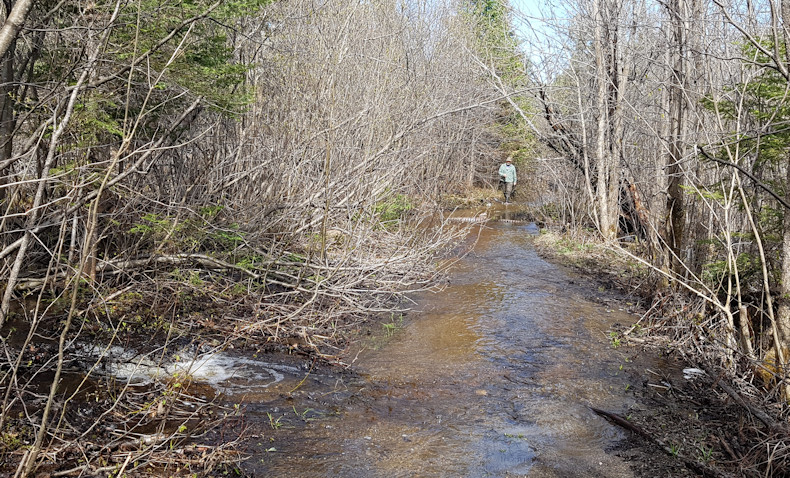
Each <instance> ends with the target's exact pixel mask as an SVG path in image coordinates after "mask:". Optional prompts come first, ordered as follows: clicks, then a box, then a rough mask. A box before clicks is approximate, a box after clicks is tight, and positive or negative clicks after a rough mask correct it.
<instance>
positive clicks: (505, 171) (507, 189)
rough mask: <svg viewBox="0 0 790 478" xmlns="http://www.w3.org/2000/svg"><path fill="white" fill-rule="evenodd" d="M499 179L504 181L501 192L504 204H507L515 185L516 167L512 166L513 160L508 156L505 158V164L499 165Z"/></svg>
mask: <svg viewBox="0 0 790 478" xmlns="http://www.w3.org/2000/svg"><path fill="white" fill-rule="evenodd" d="M499 181H500V182H502V183H504V184H503V187H502V192H504V193H505V204H507V203H509V202H510V196H511V195H512V194H513V187H514V186H515V185H516V167H515V166H513V160H512V159H511V158H510V157H508V158H507V160H505V164H503V165H502V166H500V167H499Z"/></svg>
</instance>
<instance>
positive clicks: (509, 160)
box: [505, 158, 513, 163]
mask: <svg viewBox="0 0 790 478" xmlns="http://www.w3.org/2000/svg"><path fill="white" fill-rule="evenodd" d="M512 161H513V160H512V159H510V158H507V159H506V160H505V162H507V163H510V162H512Z"/></svg>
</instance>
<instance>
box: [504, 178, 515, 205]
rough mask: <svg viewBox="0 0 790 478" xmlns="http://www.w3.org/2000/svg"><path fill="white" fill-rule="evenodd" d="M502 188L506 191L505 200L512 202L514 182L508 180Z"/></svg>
mask: <svg viewBox="0 0 790 478" xmlns="http://www.w3.org/2000/svg"><path fill="white" fill-rule="evenodd" d="M502 190H503V192H504V193H505V202H510V196H511V195H512V194H513V183H508V182H506V183H505V186H504V187H503V188H502Z"/></svg>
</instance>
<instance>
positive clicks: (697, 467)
mask: <svg viewBox="0 0 790 478" xmlns="http://www.w3.org/2000/svg"><path fill="white" fill-rule="evenodd" d="M589 408H590V410H592V411H593V412H595V414H596V415H598V416H601V417H603V418H605V419H606V420H607V421H609V422H610V423H613V424H615V425H617V426H619V427H622V428H625V429H626V430H628V431H630V432H633V433H636V434H637V435H640V436H642V437H643V438H645V439H647V440H648V441H651V442H653V443H655V444H656V445H658V446H659V447H660V448H661V449H662V450H664V452H665V453H666V454H668V455H670V456H674V457H677V458H679V459H680V460H682V461H683V463H684V464H685V465H686V467H688V468H689V469H691V470H693V471H695V472H696V473H699V474H701V475H702V476H710V477H714V478H734V477H733V476H732V475H730V474H729V473H725V472H723V471H720V470H718V469H716V468H713V467H711V466H708V465H706V464H704V463H700V462H698V461H697V460H693V459H691V458H688V457H686V456H683V455H681V454H680V452H679V450H677V449H675V448H672V447H670V446H667V444H666V443H664V441H663V440H661V439H660V438H656V437H655V436H653V435H652V434H650V433H648V432H647V431H645V430H643V429H642V428H640V427H638V426H636V425H634V424H633V423H631V422H629V421H628V420H626V419H625V418H623V417H621V416H620V415H617V414H615V413H612V412H607V411H606V410H601V409H599V408H594V407H589Z"/></svg>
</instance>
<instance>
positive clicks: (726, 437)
mask: <svg viewBox="0 0 790 478" xmlns="http://www.w3.org/2000/svg"><path fill="white" fill-rule="evenodd" d="M536 245H537V248H538V251H539V253H540V254H541V255H542V256H543V257H544V258H546V259H547V260H550V261H552V262H554V263H557V264H561V265H564V266H566V267H569V268H570V269H571V270H573V271H574V272H575V273H576V274H577V275H578V277H579V279H578V280H580V281H588V282H590V284H591V287H588V288H587V289H588V290H593V291H597V293H596V294H595V297H591V299H592V300H595V301H599V302H601V303H604V304H607V305H609V306H627V307H629V308H631V309H632V310H634V309H637V310H638V309H641V311H642V314H644V315H643V320H644V321H645V324H643V329H642V330H641V331H639V333H638V337H634V338H630V337H626V336H625V335H623V332H624V331H625V330H626V329H627V328H630V329H631V330H630V331H631V332H633V328H632V327H630V324H624V325H623V327H622V328H620V330H615V331H612V332H613V334H620V335H619V336H620V338H621V339H622V342H621V346H623V347H632V348H634V349H636V350H637V351H643V352H649V353H652V354H658V355H659V356H662V357H663V358H665V359H666V361H667V363H669V364H671V367H669V369H671V370H675V372H661V371H654V370H637V369H633V370H630V371H629V373H631V374H632V375H633V383H635V384H639V385H638V386H635V387H633V388H632V390H631V391H632V393H633V394H634V397H635V405H633V406H632V407H630V408H629V409H628V410H623V411H620V412H615V413H616V414H615V413H610V415H609V416H604V418H607V419H608V420H609V421H610V422H611V423H613V424H614V425H616V426H619V427H621V428H622V429H624V430H626V432H625V433H626V434H627V438H626V439H625V440H623V441H622V442H620V443H619V444H618V445H617V446H615V447H614V448H613V449H612V450H611V453H613V454H615V455H617V456H620V457H622V458H624V459H625V460H626V461H628V462H629V464H630V465H631V467H632V469H633V471H634V474H635V475H636V476H644V477H658V476H661V477H671V478H680V477H690V476H714V477H741V476H744V477H749V476H788V472H790V469H789V468H788V467H787V461H786V458H785V457H784V456H781V455H783V454H784V452H781V453H777V454H776V456H772V454H771V453H770V452H768V453H766V452H765V450H766V448H768V449H770V448H771V446H770V444H771V443H777V442H782V441H784V439H785V438H786V437H788V436H790V433H788V432H787V431H784V430H777V429H776V428H774V429H770V428H769V427H768V426H767V425H766V424H764V423H762V422H761V421H760V420H758V418H757V417H756V416H755V414H754V411H755V410H758V413H759V412H761V411H762V412H766V414H767V415H768V416H780V415H781V406H779V405H772V404H771V403H772V402H770V401H768V400H765V399H764V398H763V397H759V396H756V395H755V396H752V397H746V396H742V397H741V398H743V399H744V403H745V404H746V406H743V404H738V403H737V402H738V400H737V399H735V397H734V396H733V395H731V394H728V393H726V392H725V390H724V388H723V387H727V388H729V389H730V390H732V389H733V387H731V386H728V385H727V380H728V379H727V378H725V377H724V376H723V375H720V376H710V375H708V374H707V373H704V372H702V371H700V372H698V373H697V374H695V375H694V376H688V375H687V376H684V374H683V370H684V369H693V370H699V369H698V368H697V367H696V366H695V364H692V363H689V362H690V361H693V360H694V359H695V357H693V356H688V355H682V354H680V353H679V351H678V350H679V349H678V348H677V347H676V346H674V345H673V343H672V341H671V340H670V339H669V338H668V336H667V335H666V334H665V333H662V330H661V327H652V326H651V325H650V321H651V318H650V314H647V307H646V305H648V304H649V303H650V302H651V300H652V297H651V294H652V293H653V292H654V291H655V287H652V286H650V285H649V284H650V281H649V280H648V279H646V274H644V271H643V270H640V269H639V267H635V266H634V264H629V263H628V262H626V261H623V260H622V259H621V258H620V257H618V256H617V255H616V254H614V253H613V252H612V251H607V250H605V249H604V248H603V247H602V246H601V245H600V244H595V243H593V242H586V241H579V239H576V240H569V239H567V238H566V237H563V236H560V235H558V234H555V233H551V232H549V233H547V234H543V235H542V236H541V237H540V238H538V240H537V241H536ZM634 335H637V334H634ZM613 336H615V335H613ZM631 337H633V335H632V336H631ZM758 389H759V387H758ZM762 391H763V392H765V390H764V389H763V390H762ZM735 393H736V396H737V394H738V392H735ZM773 403H774V404H775V403H776V402H773ZM747 407H749V408H750V409H751V410H749V409H747ZM607 412H613V411H607ZM777 423H781V421H777Z"/></svg>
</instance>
